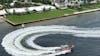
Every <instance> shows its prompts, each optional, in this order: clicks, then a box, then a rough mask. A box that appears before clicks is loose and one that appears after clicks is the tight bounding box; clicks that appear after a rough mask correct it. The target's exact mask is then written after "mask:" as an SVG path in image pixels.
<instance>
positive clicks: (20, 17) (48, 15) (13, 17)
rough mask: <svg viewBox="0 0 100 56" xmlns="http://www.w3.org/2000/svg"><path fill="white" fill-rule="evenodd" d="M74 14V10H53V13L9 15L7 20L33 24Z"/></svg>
mask: <svg viewBox="0 0 100 56" xmlns="http://www.w3.org/2000/svg"><path fill="white" fill-rule="evenodd" d="M71 13H73V11H72V10H70V9H67V10H53V11H45V12H42V13H31V14H25V15H7V19H8V20H10V21H11V22H13V23H15V24H19V23H25V22H32V21H37V20H41V19H46V18H52V17H57V16H62V15H64V14H71Z"/></svg>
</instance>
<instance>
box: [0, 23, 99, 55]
mask: <svg viewBox="0 0 100 56" xmlns="http://www.w3.org/2000/svg"><path fill="white" fill-rule="evenodd" d="M48 34H71V35H73V36H76V37H85V38H87V37H88V38H91V37H92V38H99V37H100V28H78V27H75V26H62V25H51V26H34V27H28V28H23V29H19V30H16V31H13V32H11V33H9V34H7V35H6V36H5V37H4V38H3V40H2V43H1V45H2V46H3V47H4V49H5V50H6V51H7V52H8V53H9V54H11V55H12V56H55V55H60V54H65V53H67V52H61V53H56V52H54V51H53V50H55V49H59V48H60V47H59V46H57V47H42V46H40V45H37V44H36V43H34V40H35V39H36V38H38V37H40V36H44V35H48ZM23 40H24V42H25V43H26V44H27V45H28V46H29V47H31V48H27V47H24V46H23V45H22V41H23ZM49 53H52V54H49ZM44 54H45V55H44Z"/></svg>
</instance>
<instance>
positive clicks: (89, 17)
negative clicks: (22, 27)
mask: <svg viewBox="0 0 100 56" xmlns="http://www.w3.org/2000/svg"><path fill="white" fill-rule="evenodd" d="M34 25H68V26H77V27H84V28H92V27H100V11H97V12H92V13H86V14H80V15H75V16H70V17H65V18H59V19H54V20H50V21H44V22H40V23H35V24H34ZM15 29H17V28H16V27H13V26H11V25H9V24H7V23H0V43H1V41H2V38H3V37H4V36H5V35H6V34H7V33H9V32H11V31H13V30H15ZM58 36H59V37H62V38H59V37H58ZM45 37H46V38H44V39H46V40H49V42H48V44H45V45H43V46H49V44H50V43H51V42H54V43H53V45H55V44H58V43H63V44H65V43H64V42H66V41H68V40H69V39H70V40H71V41H68V42H66V43H68V44H74V45H75V49H74V52H72V53H70V54H66V55H61V56H100V53H99V51H100V44H99V43H100V39H96V38H87V39H86V38H72V39H71V38H69V37H73V36H69V37H67V38H66V39H65V37H66V35H59V34H58V35H48V36H45ZM49 37H58V39H55V41H52V38H51V39H49ZM40 39H41V38H40ZM44 39H41V41H42V42H41V41H40V42H39V44H40V45H42V44H43V41H44ZM38 40H39V39H38ZM57 40H59V41H62V42H59V41H57ZM8 41H9V40H8ZM63 41H64V42H63ZM37 43H38V42H37ZM44 43H45V42H44ZM58 45H59V44H58ZM0 56H10V55H8V54H7V53H6V52H5V50H4V49H3V48H2V47H1V45H0Z"/></svg>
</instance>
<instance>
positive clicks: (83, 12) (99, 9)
mask: <svg viewBox="0 0 100 56" xmlns="http://www.w3.org/2000/svg"><path fill="white" fill-rule="evenodd" d="M96 11H100V8H98V9H91V10H84V11H79V12H73V13H72V14H64V15H62V16H57V17H52V18H45V19H40V20H36V21H31V22H23V23H18V24H17V23H13V22H11V21H10V20H7V19H5V21H6V22H7V23H9V24H11V25H13V26H19V25H22V24H30V23H36V22H41V21H48V20H53V19H58V18H63V17H69V16H74V15H79V14H85V13H91V12H96Z"/></svg>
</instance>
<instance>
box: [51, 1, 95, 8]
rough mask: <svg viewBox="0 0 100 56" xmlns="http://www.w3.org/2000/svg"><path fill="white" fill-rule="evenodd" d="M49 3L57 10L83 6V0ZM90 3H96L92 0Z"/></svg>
mask: <svg viewBox="0 0 100 56" xmlns="http://www.w3.org/2000/svg"><path fill="white" fill-rule="evenodd" d="M51 2H52V4H54V5H55V6H56V7H58V8H67V7H68V6H71V7H76V6H77V7H80V5H81V4H84V0H51ZM86 2H87V0H86ZM90 3H96V0H93V1H91V2H90Z"/></svg>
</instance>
